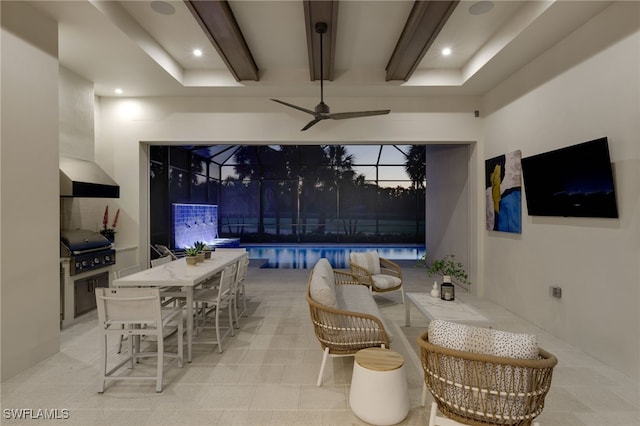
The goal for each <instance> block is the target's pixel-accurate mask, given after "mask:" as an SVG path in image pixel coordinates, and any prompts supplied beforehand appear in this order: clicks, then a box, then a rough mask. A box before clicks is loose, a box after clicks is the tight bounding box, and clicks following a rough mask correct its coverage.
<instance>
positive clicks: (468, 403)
mask: <svg viewBox="0 0 640 426" xmlns="http://www.w3.org/2000/svg"><path fill="white" fill-rule="evenodd" d="M418 345H419V347H420V358H421V362H422V368H423V370H424V380H425V385H426V389H428V390H429V391H430V392H431V394H432V395H433V398H434V400H435V402H434V403H433V404H432V406H431V416H430V420H429V425H430V426H435V425H439V426H444V425H458V424H460V423H462V424H465V425H476V426H481V425H482V426H486V425H510V426H511V425H531V424H532V422H533V419H535V418H536V417H537V416H538V415H539V414H540V413H541V412H542V409H543V407H544V399H545V396H546V395H547V392H548V391H549V387H550V386H551V376H552V372H553V368H554V366H555V365H556V364H557V363H558V360H557V359H556V357H555V356H553V355H552V354H550V353H549V352H546V351H545V350H543V349H540V348H538V357H537V359H517V358H506V357H499V356H493V355H485V354H480V353H472V352H466V351H460V350H454V349H448V348H445V347H442V346H437V345H434V344H431V343H429V336H428V332H425V333H424V334H422V335H421V336H419V337H418ZM423 404H424V395H423ZM438 410H439V411H440V412H441V413H442V414H443V415H444V416H446V417H444V418H443V417H438V416H437V412H438ZM533 424H534V425H537V424H538V423H537V422H533Z"/></svg>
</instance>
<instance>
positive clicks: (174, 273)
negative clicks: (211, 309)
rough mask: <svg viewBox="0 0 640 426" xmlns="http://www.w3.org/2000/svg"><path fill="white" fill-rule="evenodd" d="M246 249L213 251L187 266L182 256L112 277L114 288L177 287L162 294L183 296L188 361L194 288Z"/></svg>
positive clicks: (191, 340) (191, 342)
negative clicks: (201, 259) (162, 263)
mask: <svg viewBox="0 0 640 426" xmlns="http://www.w3.org/2000/svg"><path fill="white" fill-rule="evenodd" d="M243 256H246V252H242V251H229V252H222V251H219V252H216V251H214V252H212V253H211V259H207V260H205V261H204V262H202V263H198V264H197V265H187V262H186V260H185V259H184V258H182V259H177V260H174V261H173V262H169V263H165V264H164V265H160V266H156V267H154V268H149V269H145V270H143V271H140V272H136V273H135V274H131V275H127V276H126V277H122V278H118V279H115V280H113V283H112V285H113V286H114V287H157V288H163V287H165V288H166V287H179V288H180V291H176V292H169V293H163V296H165V297H176V298H181V299H185V308H186V316H187V360H188V361H189V362H191V348H192V346H193V291H194V289H195V288H197V287H199V286H201V285H202V284H203V283H205V282H206V281H207V280H209V279H211V278H213V276H215V275H216V274H217V273H218V272H220V271H222V270H223V269H224V268H225V267H227V266H228V265H231V264H233V263H235V262H237V261H238V260H240V258H242V257H243Z"/></svg>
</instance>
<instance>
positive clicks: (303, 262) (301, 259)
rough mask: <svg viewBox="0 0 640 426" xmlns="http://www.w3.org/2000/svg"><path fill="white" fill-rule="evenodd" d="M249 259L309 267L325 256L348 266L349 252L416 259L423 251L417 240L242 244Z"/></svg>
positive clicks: (279, 266)
mask: <svg viewBox="0 0 640 426" xmlns="http://www.w3.org/2000/svg"><path fill="white" fill-rule="evenodd" d="M241 246H242V247H245V248H246V249H247V252H248V253H249V259H265V260H266V262H265V264H264V265H263V266H261V267H262V268H276V269H310V268H313V266H314V265H315V264H316V262H317V261H318V260H319V259H321V258H323V257H324V258H327V259H328V260H329V262H330V263H331V265H332V266H333V267H334V268H348V267H349V253H351V252H364V251H368V250H376V251H377V252H378V254H379V255H380V257H384V258H386V259H390V260H417V259H419V258H421V257H422V256H423V255H424V254H425V247H424V246H423V245H418V244H404V245H389V244H378V245H375V244H373V245H371V244H340V245H337V244H336V245H331V244H270V245H263V244H242V245H241Z"/></svg>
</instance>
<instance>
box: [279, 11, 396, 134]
mask: <svg viewBox="0 0 640 426" xmlns="http://www.w3.org/2000/svg"><path fill="white" fill-rule="evenodd" d="M316 32H317V33H318V34H320V103H319V104H318V105H316V108H315V110H314V111H311V110H310V109H307V108H303V107H299V106H297V105H293V104H290V103H288V102H284V101H280V100H278V99H271V100H272V101H274V102H278V103H279V104H282V105H286V106H288V107H290V108H294V109H297V110H299V111H302V112H306V113H307V114H311V115H313V120H311V121H310V122H309V123H307V125H306V126H304V127H303V128H302V130H301V131H305V130H307V129H308V128H310V127H311V126H313V125H314V124H316V123H318V122H319V121H321V120H327V119H332V120H343V119H345V118H357V117H369V116H372V115H384V114H389V112H390V111H391V110H388V109H381V110H375V111H351V112H338V113H333V114H332V113H331V112H330V111H329V105H327V104H325V103H324V86H323V76H322V71H323V69H324V66H323V64H322V56H323V53H324V52H323V49H322V35H323V34H324V33H326V32H327V24H326V23H325V22H316Z"/></svg>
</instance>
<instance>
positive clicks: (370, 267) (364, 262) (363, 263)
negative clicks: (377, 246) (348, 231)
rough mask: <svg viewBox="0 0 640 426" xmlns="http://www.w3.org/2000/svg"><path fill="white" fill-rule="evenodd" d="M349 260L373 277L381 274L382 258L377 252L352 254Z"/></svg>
mask: <svg viewBox="0 0 640 426" xmlns="http://www.w3.org/2000/svg"><path fill="white" fill-rule="evenodd" d="M349 259H350V260H351V262H353V263H355V264H356V265H358V266H360V267H362V268H364V269H366V270H367V272H369V273H370V274H372V275H373V274H379V273H380V258H379V257H378V252H377V251H366V252H363V253H358V252H352V253H350V254H349Z"/></svg>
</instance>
